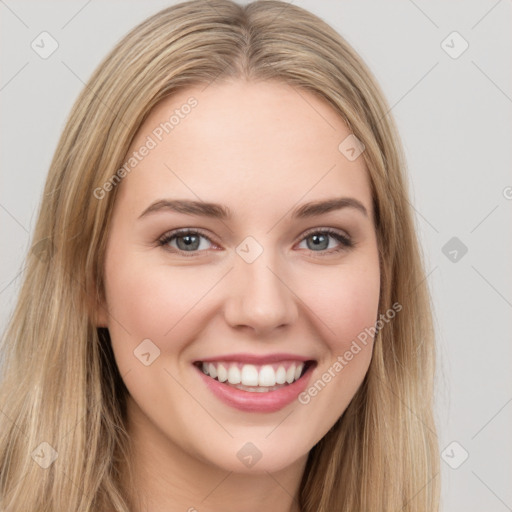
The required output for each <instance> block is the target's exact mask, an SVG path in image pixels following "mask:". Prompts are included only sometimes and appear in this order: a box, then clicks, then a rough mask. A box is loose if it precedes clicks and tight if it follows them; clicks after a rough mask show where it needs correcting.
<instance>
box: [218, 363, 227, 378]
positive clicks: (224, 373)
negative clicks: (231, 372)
mask: <svg viewBox="0 0 512 512" xmlns="http://www.w3.org/2000/svg"><path fill="white" fill-rule="evenodd" d="M217 379H219V382H226V381H227V380H228V371H227V370H226V368H225V367H224V365H223V364H219V366H217Z"/></svg>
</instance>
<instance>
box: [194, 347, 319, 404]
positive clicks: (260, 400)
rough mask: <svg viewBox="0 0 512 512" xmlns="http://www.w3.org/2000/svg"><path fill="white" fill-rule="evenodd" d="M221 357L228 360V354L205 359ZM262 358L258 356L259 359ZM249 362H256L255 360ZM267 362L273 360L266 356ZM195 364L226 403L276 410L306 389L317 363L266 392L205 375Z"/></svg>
mask: <svg viewBox="0 0 512 512" xmlns="http://www.w3.org/2000/svg"><path fill="white" fill-rule="evenodd" d="M281 356H282V354H281V355H280V357H279V359H277V360H280V359H284V358H283V357H281ZM285 356H286V358H288V359H289V358H290V355H289V354H285ZM239 357H240V355H237V356H236V359H234V360H236V361H240V358H239ZM292 358H293V359H297V356H292ZM220 359H222V360H223V361H226V360H228V359H227V358H226V356H222V357H221V358H218V359H217V358H216V359H206V360H204V361H218V360H220ZM261 360H262V359H261V358H258V361H261ZM300 360H301V361H307V360H308V359H305V358H300ZM244 361H246V360H244ZM248 362H254V360H253V361H248ZM267 362H271V361H269V359H268V358H265V361H264V363H267ZM193 366H194V368H195V369H196V370H197V371H198V372H199V375H200V376H201V378H202V379H203V382H204V383H205V384H206V386H207V387H208V389H209V390H210V391H211V392H212V393H213V394H214V395H215V396H216V397H217V398H219V399H220V400H221V401H223V402H224V403H225V404H227V405H229V406H231V407H235V408H236V409H239V410H241V411H246V412H276V411H279V410H280V409H282V408H283V407H286V406H287V405H288V404H290V403H292V402H293V401H294V400H295V399H296V398H297V396H298V395H299V394H300V393H302V391H304V389H306V387H307V385H308V382H309V380H310V378H311V374H312V373H313V369H314V368H315V366H316V364H312V365H311V366H310V367H309V368H308V369H307V370H306V373H304V375H303V376H302V377H301V378H300V379H299V380H296V381H295V382H293V383H292V384H288V385H286V386H284V387H282V388H280V389H276V390H275V391H267V392H265V393H257V392H251V391H243V390H241V389H237V388H234V387H232V386H228V385H227V384H224V383H222V382H219V381H218V380H216V379H212V378H211V377H209V376H208V375H205V374H204V373H203V372H202V371H201V369H200V368H198V367H197V366H196V365H193Z"/></svg>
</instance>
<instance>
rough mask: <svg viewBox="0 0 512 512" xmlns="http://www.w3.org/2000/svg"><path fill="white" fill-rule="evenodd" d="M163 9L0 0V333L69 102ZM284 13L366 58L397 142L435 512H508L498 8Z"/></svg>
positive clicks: (511, 107)
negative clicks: (45, 45)
mask: <svg viewBox="0 0 512 512" xmlns="http://www.w3.org/2000/svg"><path fill="white" fill-rule="evenodd" d="M172 3H176V2H170V1H154V0H152V1H145V2H142V1H140V0H139V1H133V0H132V1H126V0H125V1H101V2H100V1H99V0H92V1H91V0H89V1H85V0H82V1H74V0H73V1H67V2H49V1H44V2H43V1H37V2H36V1H30V2H28V1H25V2H22V1H14V0H5V1H3V0H0V16H1V18H0V24H1V30H0V38H1V48H2V52H1V76H0V102H1V112H2V117H1V124H0V130H1V150H2V152H1V164H2V166H1V175H0V237H1V241H2V242H1V253H0V254H1V265H0V308H1V311H0V313H1V316H0V327H1V329H3V328H4V327H5V324H6V321H7V318H8V316H9V314H10V312H11V311H12V308H13V305H14V302H15V300H16V294H17V291H18V289H19V283H20V271H21V269H22V263H23V257H24V255H25V254H26V252H27V250H28V248H29V245H30V236H31V233H32V229H33V227H34V224H35V220H36V219H35V215H36V211H37V207H38V204H39V201H40V197H41V192H42V188H43V184H44V181H45V178H46V173H47V171H48V166H49V164H50V160H51V157H52V154H53V152H54V150H55V147H56V144H57V140H58V137H59V135H60V132H61V130H62V129H63V127H64V122H65V119H66V117H67V115H68V113H69V111H70V108H71V106H72V103H73V102H74V100H75V99H76V97H77V95H78V93H79V91H80V90H81V89H82V87H83V85H84V82H85V81H86V80H87V79H88V77H89V76H90V75H91V73H92V71H93V69H94V68H95V67H96V65H97V64H99V62H100V60H101V59H102V58H103V56H104V55H105V54H106V53H107V52H108V51H109V50H110V49H111V48H112V47H113V45H114V43H116V42H117V41H118V40H119V39H120V37H121V36H122V35H124V34H125V33H126V32H127V31H128V30H129V29H130V28H132V27H133V26H134V25H136V24H137V23H139V22H140V21H142V20H143V19H144V18H145V17H147V16H148V15H150V14H153V13H154V12H156V11H158V10H159V9H161V8H164V7H166V6H168V5H171V4H172ZM293 3H294V4H296V5H299V6H302V7H305V8H307V9H309V10H310V11H312V12H314V13H315V14H317V15H319V16H321V17H322V18H323V19H325V20H326V21H327V22H329V23H330V24H331V25H333V26H334V28H336V29H337V30H338V31H339V32H340V33H341V34H342V35H343V36H344V37H345V38H346V39H347V40H348V41H349V42H350V43H351V44H352V45H353V46H354V48H355V49H356V50H357V51H358V52H359V53H360V54H361V56H362V57H363V58H364V59H365V60H366V62H367V63H368V65H369V66H370V68H371V69H372V71H373V72H374V74H375V75H376V77H377V79H378V81H379V82H380V84H381V86H382V87H383V89H384V92H385V94H386V96H387V99H388V101H389V103H390V105H391V106H392V113H393V115H394V116H395V118H396V120H397V123H398V126H399V130H400V132H401V135H402V139H403V143H404V147H405V151H406V156H407V159H408V164H409V170H410V181H411V184H410V189H411V194H412V203H413V205H414V209H415V211H416V214H417V215H416V221H417V227H418V231H419V234H420V236H421V240H422V244H423V249H424V253H425V259H426V262H427V273H428V283H429V286H430V289H431V292H432V295H433V302H434V307H435V319H436V330H437V334H438V338H437V339H438V346H439V375H438V379H437V388H438V389H437V392H436V393H437V409H436V416H437V421H438V426H439V435H440V445H441V446H440V454H441V456H442V457H443V461H442V463H441V466H442V472H441V477H442V485H443V491H442V510H443V511H464V512H470V511H484V510H485V511H486V512H489V511H497V512H500V511H506V510H512V486H511V484H510V482H511V481H512V480H511V477H512V456H511V455H512V436H511V435H510V433H511V432H512V383H511V381H512V377H511V371H510V367H511V365H510V362H511V355H512V349H511V344H510V338H511V335H510V333H511V318H512V315H511V312H512V272H510V262H511V261H512V257H511V256H512V237H511V236H510V235H511V227H512V226H511V224H512V222H511V220H512V218H511V210H512V174H511V172H510V170H511V160H512V157H511V156H512V155H511V145H512V144H511V142H512V139H511V132H512V130H511V128H512V126H511V125H512V99H511V98H512V76H511V75H512V73H511V66H510V62H512V60H511V53H512V51H511V47H512V45H511V42H512V41H511V39H512V36H511V33H512V30H511V28H512V27H511V20H512V4H511V2H510V0H499V1H496V0H492V1H478V2H476V1H465V2H460V1H451V2H446V1H441V0H437V1H432V2H427V1H424V0H423V1H420V0H415V1H414V2H413V1H410V0H409V1H407V0H402V1H388V2H379V1H377V0H373V1H366V0H365V1H361V0H357V1H355V0H353V1H348V0H347V1H339V2H335V1H334V0H327V1H321V2H320V1H318V0H317V1H313V0H296V1H295V2H293ZM43 31H47V32H49V33H50V34H51V35H52V37H53V38H55V40H57V42H58V44H59V47H58V49H57V50H56V51H55V53H53V54H52V55H51V56H50V57H49V58H47V59H42V58H41V57H40V56H39V55H38V54H36V52H35V51H34V50H33V49H32V48H31V43H32V41H33V40H34V39H36V37H37V36H38V35H39V34H40V33H41V32H43ZM453 31H457V32H458V33H459V34H460V35H461V36H462V37H463V38H464V40H466V41H467V43H468V44H469V48H468V49H467V50H466V51H465V52H464V53H462V54H461V55H460V56H458V57H457V58H453V56H450V55H448V54H447V53H446V51H445V50H444V49H443V46H442V42H443V41H444V40H446V42H445V43H444V48H446V49H447V50H448V51H450V52H452V54H453V53H454V52H457V53H458V52H459V51H460V49H461V48H462V44H463V42H462V41H461V40H457V36H455V39H454V36H450V37H449V38H448V39H446V38H447V36H449V35H450V34H451V33H452V32H453ZM450 47H451V48H450ZM453 237H457V239H458V241H455V242H452V243H455V245H453V246H451V245H448V246H447V247H446V248H445V249H444V252H443V247H445V244H447V242H448V241H449V240H450V239H452V238H453ZM461 244H464V245H465V246H466V247H467V249H468V251H467V253H466V254H464V255H462V252H461V250H460V249H461V247H462V245H461ZM454 249H455V250H456V251H457V253H456V254H455V253H454V252H453V250H454ZM445 253H446V254H445ZM454 259H455V261H453V260H454ZM507 261H508V262H509V263H508V268H507V265H506V262H507ZM454 442H455V444H452V443H454ZM466 452H467V454H468V458H467V460H464V457H465V456H466ZM418 491H419V489H418Z"/></svg>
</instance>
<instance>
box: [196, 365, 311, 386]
mask: <svg viewBox="0 0 512 512" xmlns="http://www.w3.org/2000/svg"><path fill="white" fill-rule="evenodd" d="M304 368H305V363H304V362H302V361H283V362H280V363H274V364H265V365H255V364H243V363H236V362H226V361H223V362H210V363H206V362H202V363H201V370H202V372H203V373H204V374H205V375H209V376H210V377H211V378H212V379H217V380H218V381H219V382H226V383H227V384H231V385H233V386H234V387H236V388H237V389H243V390H245V391H255V392H266V391H273V390H275V389H279V388H280V387H282V386H286V385H288V384H292V383H293V382H295V381H296V380H299V378H300V377H301V375H302V372H303V370H304Z"/></svg>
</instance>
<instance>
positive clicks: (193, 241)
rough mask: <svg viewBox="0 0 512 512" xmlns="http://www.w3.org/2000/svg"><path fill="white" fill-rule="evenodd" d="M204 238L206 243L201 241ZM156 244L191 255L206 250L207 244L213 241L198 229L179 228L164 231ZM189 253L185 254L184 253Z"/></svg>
mask: <svg viewBox="0 0 512 512" xmlns="http://www.w3.org/2000/svg"><path fill="white" fill-rule="evenodd" d="M204 240H206V241H207V242H206V243H203V241H204ZM158 244H159V245H160V246H162V247H164V248H165V249H171V250H174V251H176V252H179V253H182V254H183V256H193V255H194V253H196V252H201V251H203V250H207V249H209V248H211V247H208V244H213V242H212V241H211V240H210V239H209V238H208V237H207V236H206V235H204V234H202V233H201V232H200V231H198V230H191V229H181V230H176V231H171V232H169V233H166V234H165V235H164V236H163V237H162V238H160V239H159V240H158ZM187 252H188V253H191V254H186V253H187Z"/></svg>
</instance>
